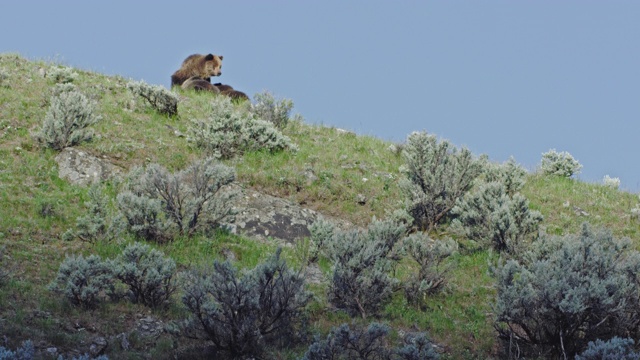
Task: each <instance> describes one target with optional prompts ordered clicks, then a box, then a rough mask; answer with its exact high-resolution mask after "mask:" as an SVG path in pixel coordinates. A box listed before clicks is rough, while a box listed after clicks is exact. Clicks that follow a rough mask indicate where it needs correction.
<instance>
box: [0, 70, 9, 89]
mask: <svg viewBox="0 0 640 360" xmlns="http://www.w3.org/2000/svg"><path fill="white" fill-rule="evenodd" d="M0 87H5V88H9V87H10V86H9V72H8V71H7V69H5V68H0Z"/></svg>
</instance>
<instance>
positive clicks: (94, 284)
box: [49, 255, 115, 308]
mask: <svg viewBox="0 0 640 360" xmlns="http://www.w3.org/2000/svg"><path fill="white" fill-rule="evenodd" d="M49 290H51V291H54V292H56V293H59V294H62V295H64V297H65V298H66V299H67V300H69V302H71V303H72V304H73V305H77V306H81V307H84V308H93V307H95V306H96V305H97V304H98V303H99V302H100V301H101V300H103V299H105V298H108V297H110V296H112V295H114V294H115V276H114V272H113V265H112V264H111V263H110V262H108V261H103V260H102V259H101V258H100V257H99V256H97V255H91V256H89V257H87V258H85V257H83V256H82V255H78V256H67V257H66V258H65V259H64V261H63V262H62V264H60V268H59V269H58V274H57V275H56V278H55V280H53V282H52V283H51V284H50V285H49Z"/></svg>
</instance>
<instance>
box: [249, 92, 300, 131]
mask: <svg viewBox="0 0 640 360" xmlns="http://www.w3.org/2000/svg"><path fill="white" fill-rule="evenodd" d="M291 108H293V101H291V100H290V99H282V100H279V101H278V100H276V99H275V98H274V97H273V95H272V94H271V93H269V92H268V91H265V92H262V93H259V94H256V95H255V97H254V103H253V104H252V105H251V112H253V113H254V114H255V115H256V116H257V118H258V119H261V120H265V121H268V122H270V123H273V124H274V125H275V126H276V127H277V128H278V129H282V128H284V127H286V126H287V124H288V122H289V113H290V112H291Z"/></svg>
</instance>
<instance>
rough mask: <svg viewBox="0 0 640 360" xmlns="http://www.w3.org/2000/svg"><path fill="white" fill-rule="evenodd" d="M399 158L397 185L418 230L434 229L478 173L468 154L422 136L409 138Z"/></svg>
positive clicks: (422, 134) (415, 135)
mask: <svg viewBox="0 0 640 360" xmlns="http://www.w3.org/2000/svg"><path fill="white" fill-rule="evenodd" d="M402 155H403V157H404V161H405V164H404V166H403V168H402V172H403V173H404V175H405V177H404V178H403V179H401V180H400V181H399V183H398V185H399V187H400V189H401V191H402V192H403V193H404V195H405V198H406V203H405V208H406V211H407V212H408V213H409V214H410V215H411V217H412V218H413V220H414V226H416V227H417V228H418V229H420V230H431V229H434V228H435V227H436V225H437V224H438V223H439V222H441V221H442V220H443V219H444V218H445V216H447V214H449V211H450V210H451V209H453V207H454V206H455V203H456V200H457V199H459V198H460V197H462V196H463V195H464V194H465V193H466V192H467V191H468V190H469V189H471V186H472V185H473V181H474V180H475V178H476V177H477V176H478V175H480V173H481V171H482V162H481V161H478V160H476V159H474V158H473V157H472V155H471V152H470V151H469V150H467V149H462V150H458V149H456V148H455V147H453V146H452V145H451V143H449V142H448V141H440V142H438V140H437V139H436V137H435V136H433V135H428V134H427V133H425V132H414V133H412V134H411V135H409V137H408V138H407V144H406V146H405V147H404V150H403V151H402Z"/></svg>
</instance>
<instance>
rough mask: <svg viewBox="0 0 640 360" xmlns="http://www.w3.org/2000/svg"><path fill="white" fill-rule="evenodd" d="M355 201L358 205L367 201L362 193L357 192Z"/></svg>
mask: <svg viewBox="0 0 640 360" xmlns="http://www.w3.org/2000/svg"><path fill="white" fill-rule="evenodd" d="M356 202H357V203H358V205H365V204H366V203H367V197H366V196H364V195H362V194H358V195H357V196H356Z"/></svg>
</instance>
